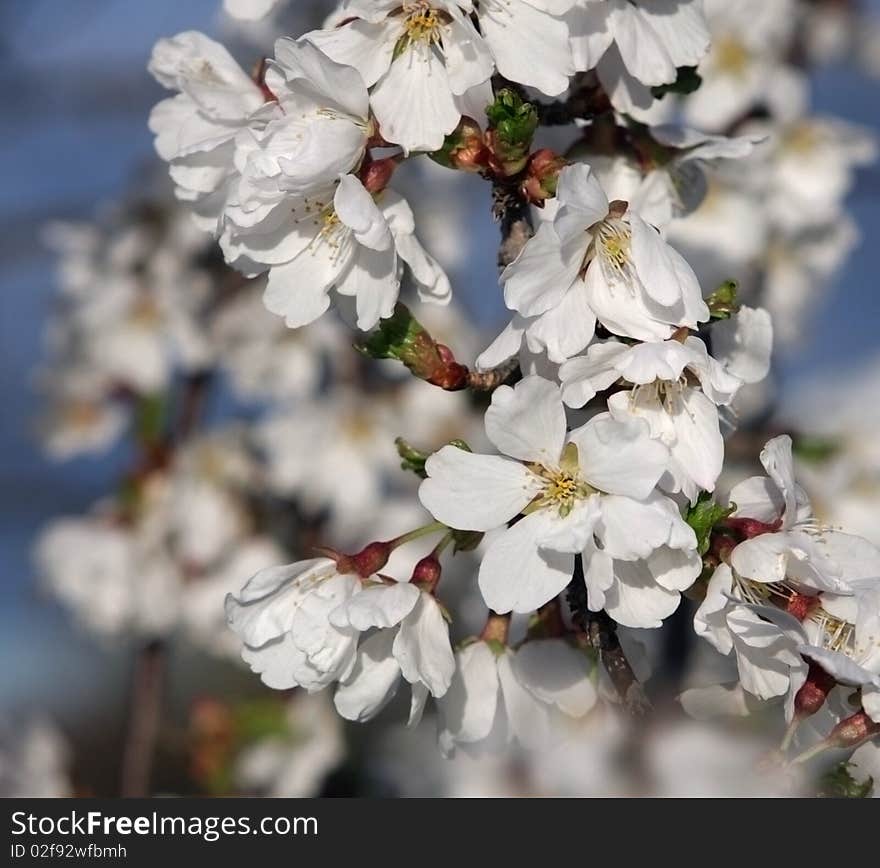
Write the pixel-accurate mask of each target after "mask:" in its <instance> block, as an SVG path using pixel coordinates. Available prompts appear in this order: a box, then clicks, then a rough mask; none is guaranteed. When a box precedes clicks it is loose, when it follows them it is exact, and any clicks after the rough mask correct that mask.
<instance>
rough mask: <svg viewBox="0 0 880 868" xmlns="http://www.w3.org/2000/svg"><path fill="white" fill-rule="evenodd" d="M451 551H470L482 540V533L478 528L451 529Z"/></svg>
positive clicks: (455, 552) (456, 552)
mask: <svg viewBox="0 0 880 868" xmlns="http://www.w3.org/2000/svg"><path fill="white" fill-rule="evenodd" d="M451 533H452V542H453V549H452V551H453V553H454V554H458V553H459V552H472V551H473V550H474V549H475V548H476V547H477V546H478V545H479V544H480V543H481V542H482V541H483V534H482V533H481V532H480V531H478V530H453V531H451Z"/></svg>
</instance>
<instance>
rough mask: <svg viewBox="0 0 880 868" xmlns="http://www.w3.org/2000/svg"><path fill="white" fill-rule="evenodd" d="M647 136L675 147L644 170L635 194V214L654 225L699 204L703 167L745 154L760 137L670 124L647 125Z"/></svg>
mask: <svg viewBox="0 0 880 868" xmlns="http://www.w3.org/2000/svg"><path fill="white" fill-rule="evenodd" d="M651 138H653V139H654V140H655V141H657V142H659V143H660V144H661V145H663V146H664V147H667V148H674V149H675V150H674V152H673V153H674V156H673V157H672V158H671V159H669V160H668V161H667V162H662V163H661V164H660V165H658V166H656V167H655V168H653V169H651V171H649V172H648V173H647V175H646V176H645V178H644V180H643V181H642V183H641V186H640V189H639V190H638V192H637V194H636V195H637V196H638V204H637V206H636V208H637V210H638V212H639V214H640V215H641V216H642V218H643V219H644V220H646V221H647V222H648V223H650V224H651V225H652V226H658V227H665V226H666V225H667V224H668V223H669V222H670V220H672V219H673V218H674V217H681V216H684V215H686V214H689V213H691V212H692V211H694V210H695V209H696V208H697V207H699V205H700V203H701V202H702V201H703V200H704V199H705V198H706V195H707V193H708V188H709V183H708V180H707V178H706V173H705V170H706V168H707V167H712V166H714V165H716V164H718V163H719V162H721V161H726V160H739V159H742V158H743V157H747V156H749V154H751V153H752V151H753V150H754V148H755V146H756V145H757V144H758V143H759V142H760V141H761V140H762V139H761V137H760V136H758V135H757V134H755V135H751V136H736V137H732V138H728V137H727V136H711V135H708V134H706V133H701V132H698V131H697V130H692V129H689V128H687V127H679V126H673V125H671V124H665V125H662V126H654V127H651Z"/></svg>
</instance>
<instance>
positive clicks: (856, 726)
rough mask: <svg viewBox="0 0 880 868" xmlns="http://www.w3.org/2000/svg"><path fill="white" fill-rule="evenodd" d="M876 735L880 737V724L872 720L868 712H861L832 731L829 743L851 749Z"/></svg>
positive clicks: (841, 722)
mask: <svg viewBox="0 0 880 868" xmlns="http://www.w3.org/2000/svg"><path fill="white" fill-rule="evenodd" d="M876 735H880V723H877V722H876V721H874V720H871V718H870V717H868V715H867V713H866V712H864V711H859V712H856V714H853V715H851V716H850V717H847V718H846V719H845V720H842V721H840V723H838V724H837V726H835V727H834V729H832V730H831V733H830V735H829V736H828V739H827V741H828V742H830V743H831V744H832V746H834V747H841V748H851V747H858V746H859V745H860V744H861V743H862V742H864V741H867V740H868V739H870V738H874V736H876Z"/></svg>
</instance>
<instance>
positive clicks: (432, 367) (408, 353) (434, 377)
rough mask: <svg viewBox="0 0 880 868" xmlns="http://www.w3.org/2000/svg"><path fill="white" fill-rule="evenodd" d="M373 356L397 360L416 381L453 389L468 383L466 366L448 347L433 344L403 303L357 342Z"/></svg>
mask: <svg viewBox="0 0 880 868" xmlns="http://www.w3.org/2000/svg"><path fill="white" fill-rule="evenodd" d="M357 349H358V350H359V351H360V352H362V353H363V354H364V355H366V356H369V357H370V358H373V359H397V360H398V361H400V362H402V363H403V364H404V365H406V367H407V368H409V370H410V371H412V373H413V374H414V375H415V376H416V377H418V378H419V379H420V380H425V381H426V382H428V383H432V384H433V385H435V386H440V388H441V389H446V390H447V391H457V390H458V389H465V388H467V385H468V369H467V368H466V367H465V366H464V365H460V364H459V363H458V362H456V361H455V357H454V356H453V354H452V351H451V350H450V349H449V347H447V346H444V345H443V344H439V343H437V342H436V341H435V340H434V339H433V338H432V337H431V335H430V334H429V333H428V331H427V329H425V327H424V326H423V325H422V324H421V323H420V322H419V321H418V320H417V319H416V318H415V317H414V316H413V315H412V314H411V313H410V311H409V310H408V308H407V307H406V306H405V305H403V304H398V305H397V306H396V307H395V308H394V313H393V314H392V315H391V316H390V317H389V318H388V319H383V320H381V321H380V323H379V327H378V329H377V330H376V331H375V332H373V333H371V334H370V335H368V337H367V339H366V340H365V341H363V342H362V343H361V344H358V345H357Z"/></svg>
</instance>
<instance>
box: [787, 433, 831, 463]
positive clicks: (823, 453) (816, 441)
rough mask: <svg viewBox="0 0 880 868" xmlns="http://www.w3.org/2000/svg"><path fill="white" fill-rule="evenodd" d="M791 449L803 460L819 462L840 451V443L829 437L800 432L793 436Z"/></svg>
mask: <svg viewBox="0 0 880 868" xmlns="http://www.w3.org/2000/svg"><path fill="white" fill-rule="evenodd" d="M792 451H793V452H794V454H795V455H796V456H797V457H798V458H800V459H801V460H803V461H808V462H810V463H811V464H821V463H822V462H823V461H828V459H829V458H833V457H834V456H835V455H836V454H837V453H838V452H839V451H840V444H839V443H838V442H837V441H836V440H833V439H832V438H830V437H814V436H811V435H807V434H801V435H798V436H797V437H795V438H794V442H793V444H792Z"/></svg>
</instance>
